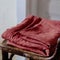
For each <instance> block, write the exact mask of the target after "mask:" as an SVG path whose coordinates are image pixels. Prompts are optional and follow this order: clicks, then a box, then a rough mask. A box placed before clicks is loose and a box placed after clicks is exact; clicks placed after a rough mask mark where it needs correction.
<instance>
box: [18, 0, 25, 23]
mask: <svg viewBox="0 0 60 60" xmlns="http://www.w3.org/2000/svg"><path fill="white" fill-rule="evenodd" d="M25 17H26V0H17V23H20V22H21V21H22V20H23V19H24V18H25Z"/></svg>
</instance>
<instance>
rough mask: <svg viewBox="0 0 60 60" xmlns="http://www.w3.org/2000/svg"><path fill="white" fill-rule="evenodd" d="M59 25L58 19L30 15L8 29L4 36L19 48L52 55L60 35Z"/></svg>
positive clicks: (8, 42) (8, 41) (9, 42)
mask: <svg viewBox="0 0 60 60" xmlns="http://www.w3.org/2000/svg"><path fill="white" fill-rule="evenodd" d="M59 27H60V23H59V22H57V21H52V20H51V21H50V20H47V19H43V18H40V17H37V16H28V17H27V18H25V19H24V20H23V21H22V22H21V23H20V24H18V25H16V26H14V27H12V28H10V29H7V30H6V31H5V32H4V33H3V34H2V38H4V39H5V40H7V44H10V45H13V46H15V47H17V48H20V49H23V50H26V51H31V52H34V53H37V54H39V55H40V56H51V55H52V54H53V53H54V51H55V48H56V45H57V40H58V38H59V35H60V29H59ZM53 47H54V48H53Z"/></svg>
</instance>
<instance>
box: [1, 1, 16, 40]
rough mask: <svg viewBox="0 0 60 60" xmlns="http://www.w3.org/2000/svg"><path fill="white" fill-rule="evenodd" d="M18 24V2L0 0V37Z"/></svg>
mask: <svg viewBox="0 0 60 60" xmlns="http://www.w3.org/2000/svg"><path fill="white" fill-rule="evenodd" d="M16 23H17V16H16V0H0V35H1V34H2V32H3V31H5V29H6V28H8V27H11V26H13V25H16ZM0 39H1V38H0Z"/></svg>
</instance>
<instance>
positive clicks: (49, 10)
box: [38, 0, 60, 20]
mask: <svg viewBox="0 0 60 60" xmlns="http://www.w3.org/2000/svg"><path fill="white" fill-rule="evenodd" d="M38 4H39V11H38V12H39V14H38V15H39V16H41V17H43V18H48V19H57V20H60V0H39V1H38Z"/></svg>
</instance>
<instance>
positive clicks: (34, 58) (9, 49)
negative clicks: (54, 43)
mask: <svg viewBox="0 0 60 60" xmlns="http://www.w3.org/2000/svg"><path fill="white" fill-rule="evenodd" d="M0 48H1V50H2V60H12V57H13V56H14V55H15V54H16V55H20V56H24V57H26V58H28V60H56V59H57V57H58V55H57V54H60V51H59V52H58V53H56V51H55V53H54V54H53V55H52V56H51V57H41V56H40V55H38V54H36V53H33V52H29V51H25V50H22V49H19V48H16V47H13V46H10V45H7V44H6V40H4V41H3V42H2V43H1V44H0ZM8 53H11V55H10V58H8ZM54 58H55V59H54Z"/></svg>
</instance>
